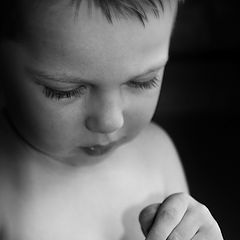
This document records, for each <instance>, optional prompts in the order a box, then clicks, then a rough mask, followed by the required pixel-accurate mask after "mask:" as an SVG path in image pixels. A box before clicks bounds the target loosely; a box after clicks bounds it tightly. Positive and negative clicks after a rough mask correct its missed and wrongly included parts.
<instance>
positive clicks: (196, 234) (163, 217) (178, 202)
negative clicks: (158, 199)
mask: <svg viewBox="0 0 240 240" xmlns="http://www.w3.org/2000/svg"><path fill="white" fill-rule="evenodd" d="M139 221H140V224H141V227H142V231H143V233H144V235H145V236H146V239H147V240H223V236H222V234H221V230H220V228H219V226H218V224H217V222H216V221H215V219H214V218H213V217H212V215H211V213H210V212H209V210H208V208H207V207H206V206H204V205H203V204H201V203H199V202H197V201H196V200H195V199H193V198H192V197H191V196H189V195H188V194H186V193H175V194H172V195H170V196H169V197H168V198H166V199H165V200H164V201H163V203H161V204H153V205H150V206H148V207H146V208H144V209H143V210H142V211H141V213H140V215H139Z"/></svg>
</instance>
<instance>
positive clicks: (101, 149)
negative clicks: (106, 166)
mask: <svg viewBox="0 0 240 240" xmlns="http://www.w3.org/2000/svg"><path fill="white" fill-rule="evenodd" d="M119 144H120V141H118V142H112V143H110V144H107V145H92V146H87V147H81V149H82V150H83V152H84V153H86V154H87V155H89V156H102V155H105V154H108V153H110V152H111V151H112V150H113V149H115V148H116V147H117V146H118V145H119Z"/></svg>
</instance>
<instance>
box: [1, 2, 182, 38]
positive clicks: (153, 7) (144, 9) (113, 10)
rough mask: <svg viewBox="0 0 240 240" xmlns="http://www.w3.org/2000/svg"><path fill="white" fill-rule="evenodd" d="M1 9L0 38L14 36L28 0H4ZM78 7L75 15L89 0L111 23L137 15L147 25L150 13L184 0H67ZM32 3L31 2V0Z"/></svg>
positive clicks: (90, 7) (155, 14) (156, 13)
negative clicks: (24, 4)
mask: <svg viewBox="0 0 240 240" xmlns="http://www.w3.org/2000/svg"><path fill="white" fill-rule="evenodd" d="M3 1H4V2H3V3H1V10H0V38H2V36H4V35H5V36H7V37H10V38H14V36H16V35H17V33H18V32H19V31H20V24H21V17H22V16H21V13H19V12H20V9H21V3H22V2H23V1H26V0H3ZM29 1H31V4H32V3H37V2H38V3H43V4H44V3H47V4H56V2H57V1H58V0H29ZM66 1H69V4H70V5H72V6H74V7H75V9H76V12H75V13H76V14H75V16H77V15H78V13H79V8H80V5H81V3H82V2H83V1H87V4H88V8H89V10H91V9H92V7H93V6H94V7H96V8H99V9H100V10H101V11H102V13H103V15H104V16H105V17H106V19H107V20H108V22H109V23H113V18H121V17H122V18H130V17H136V18H137V19H139V20H140V21H141V23H142V24H143V25H144V26H145V22H147V21H148V14H149V13H151V14H152V15H154V16H155V17H156V18H158V17H159V15H160V11H164V6H165V3H166V2H168V3H171V2H181V1H184V0H66ZM29 4H30V2H29Z"/></svg>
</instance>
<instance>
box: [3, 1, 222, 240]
mask: <svg viewBox="0 0 240 240" xmlns="http://www.w3.org/2000/svg"><path fill="white" fill-rule="evenodd" d="M16 4H17V5H16V6H18V7H17V14H16V16H17V18H16V19H17V20H16V21H12V24H11V28H10V27H9V28H10V29H11V31H9V32H8V34H7V33H6V34H5V36H4V37H3V38H2V41H1V61H2V65H1V66H2V73H3V77H2V81H1V87H2V88H3V90H4V101H5V103H4V108H3V111H2V115H1V132H0V136H1V137H0V144H1V145H0V146H1V151H0V159H1V160H0V164H1V166H0V178H1V179H0V226H1V231H2V238H3V239H4V240H55V239H56V240H66V239H68V240H79V239H83V240H102V239H104V240H108V239H109V240H114V239H116V240H128V239H129V240H130V239H131V240H140V239H145V237H144V235H145V236H146V238H147V239H149V240H166V239H179V240H180V239H181V240H190V239H193V240H203V239H205V240H206V239H208V240H214V239H215V240H221V239H223V238H222V235H221V231H220V229H219V227H218V225H217V223H216V221H215V220H214V219H213V217H212V216H211V214H210V212H209V211H208V209H207V208H206V207H205V206H204V205H202V204H200V203H198V202H197V201H196V200H194V199H193V198H192V197H191V196H190V195H189V194H188V187H187V183H186V180H185V176H184V173H183V169H182V166H181V163H180V162H179V158H178V156H177V153H176V150H175V148H174V146H173V144H172V142H171V140H170V139H169V137H168V136H167V134H166V133H165V132H164V131H163V130H162V129H161V128H159V127H158V126H156V125H154V124H152V123H150V121H151V118H152V115H153V113H154V110H155V107H156V104H157V100H158V96H159V92H160V87H161V82H162V77H163V71H164V67H165V65H166V62H167V59H168V49H169V41H170V36H171V32H172V27H173V24H174V19H175V15H176V11H177V1H174V0H172V1H171V0H169V1H167V0H166V1H153V0H151V1H150V0H149V1H148V0H145V1H135V0H132V1H130V0H126V1H124V0H121V1H118V0H116V1H104V0H102V1H100V0H99V1H86V0H85V1H80V0H78V1H77V0H73V1H71V2H69V0H55V1H40V0H34V1H32V0H31V1H30V0H19V1H17V3H16ZM14 26H15V28H14ZM14 29H15V31H14ZM10 33H11V34H10ZM160 203H161V204H160ZM146 206H148V207H146ZM145 207H146V208H145ZM143 208H145V209H144V210H143V211H142V209H143ZM140 212H141V213H140ZM138 217H139V220H140V225H141V228H142V231H143V233H144V235H143V234H142V233H141V228H140V225H139V223H138Z"/></svg>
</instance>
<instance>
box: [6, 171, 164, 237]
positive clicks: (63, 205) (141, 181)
mask: <svg viewBox="0 0 240 240" xmlns="http://www.w3.org/2000/svg"><path fill="white" fill-rule="evenodd" d="M93 178H94V179H98V180H97V181H96V180H94V181H91V180H90V178H89V177H88V178H86V179H84V180H83V179H82V181H81V183H79V184H71V182H69V181H66V182H64V181H63V182H64V183H63V182H61V183H60V182H59V183H56V182H55V183H54V184H53V183H52V182H49V184H48V183H47V179H45V180H44V181H40V182H34V180H33V183H32V189H31V190H28V192H27V193H26V192H24V191H23V192H22V193H20V194H19V193H18V194H17V193H15V194H9V198H8V199H7V203H6V206H7V207H6V213H7V214H6V216H7V217H6V219H5V233H6V236H5V238H6V239H4V240H55V239H56V240H66V239H68V240H81V239H84V240H130V239H131V240H141V239H145V238H144V236H143V234H142V232H141V229H140V225H139V222H138V215H139V213H140V211H141V210H142V209H143V208H144V207H146V206H147V205H149V204H151V203H155V202H161V201H162V200H163V184H162V181H161V179H158V180H159V181H156V180H157V179H149V176H143V175H142V174H136V173H132V172H131V171H126V172H125V173H123V172H112V173H111V174H110V175H109V174H108V175H107V177H106V176H105V177H101V176H98V177H97V178H96V176H93ZM151 180H154V181H151Z"/></svg>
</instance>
